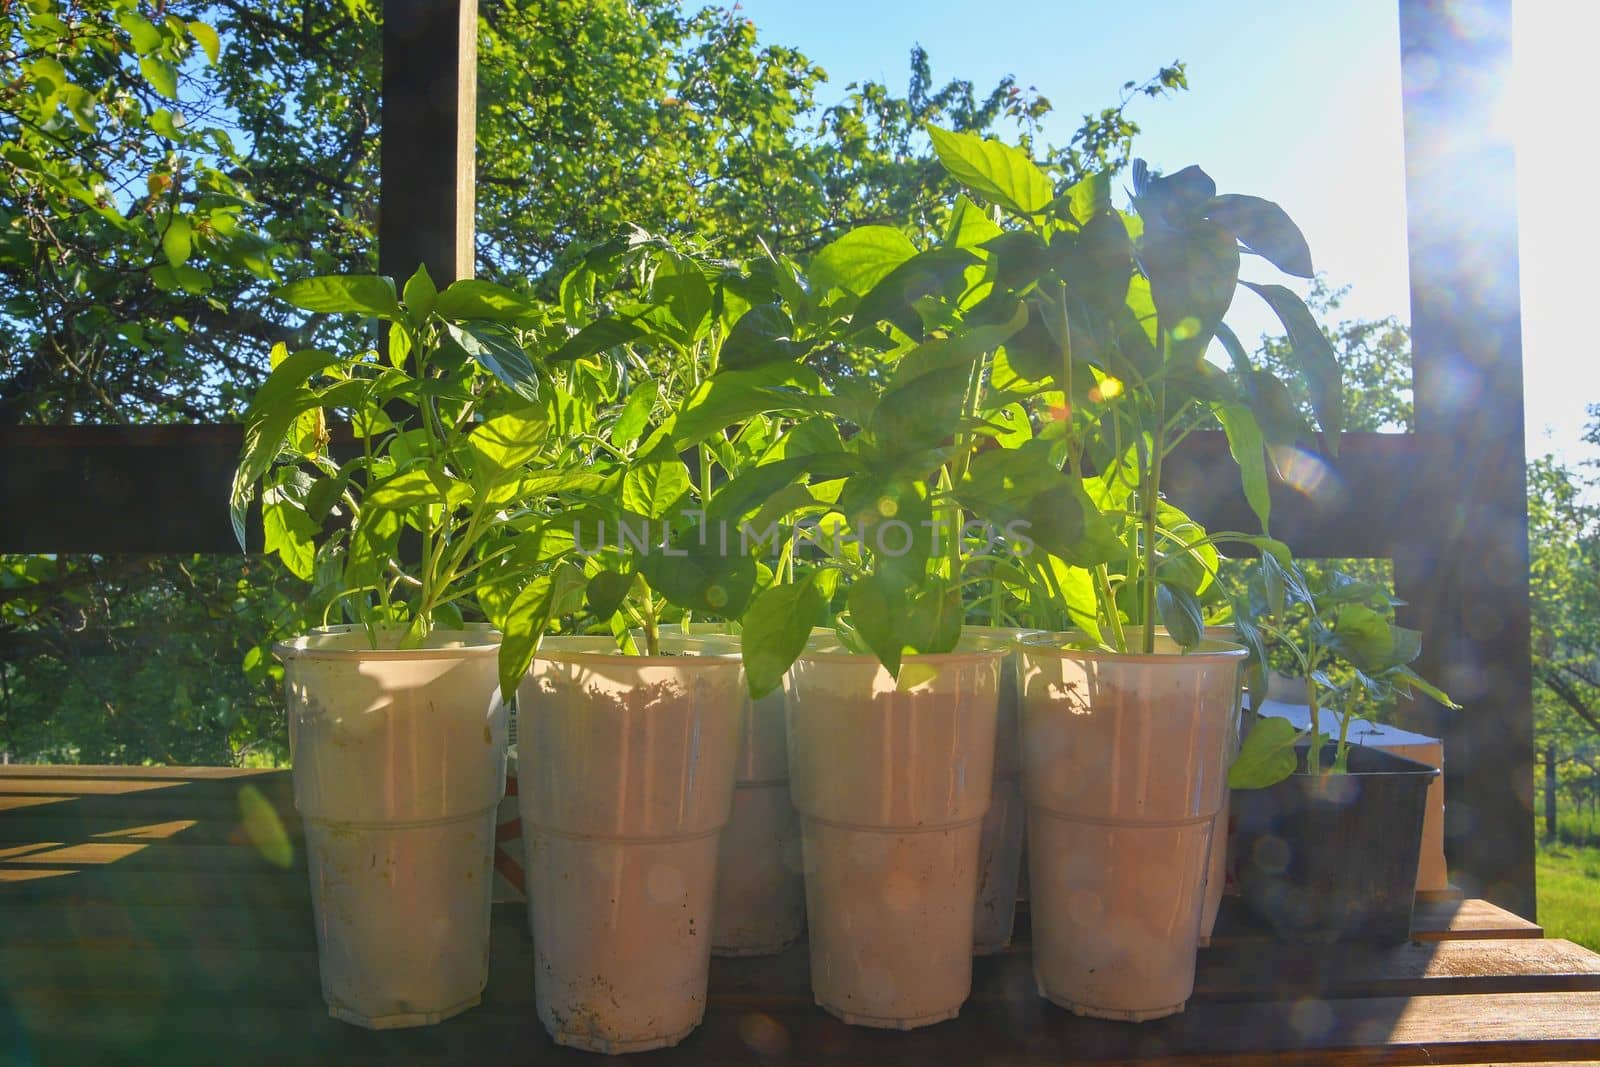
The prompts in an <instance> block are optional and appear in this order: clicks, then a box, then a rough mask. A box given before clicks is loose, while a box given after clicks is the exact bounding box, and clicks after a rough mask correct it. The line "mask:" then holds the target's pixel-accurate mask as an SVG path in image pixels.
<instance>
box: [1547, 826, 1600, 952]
mask: <svg viewBox="0 0 1600 1067" xmlns="http://www.w3.org/2000/svg"><path fill="white" fill-rule="evenodd" d="M1536 864H1537V866H1536V870H1537V873H1538V879H1539V882H1538V892H1539V922H1540V924H1541V925H1542V926H1543V927H1544V930H1545V934H1546V936H1549V937H1563V938H1566V939H1567V940H1568V941H1576V942H1577V943H1578V944H1580V945H1583V946H1585V947H1586V948H1590V949H1593V950H1594V951H1596V952H1600V848H1593V847H1590V848H1585V847H1583V846H1580V845H1568V844H1562V843H1560V842H1554V843H1549V844H1541V845H1540V846H1539V855H1538V858H1537V860H1536Z"/></svg>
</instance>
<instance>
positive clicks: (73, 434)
mask: <svg viewBox="0 0 1600 1067" xmlns="http://www.w3.org/2000/svg"><path fill="white" fill-rule="evenodd" d="M243 440H244V430H243V427H240V426H232V425H230V426H4V427H0V552H103V553H110V552H127V553H162V552H176V553H185V552H219V553H227V552H237V551H239V544H238V542H237V541H236V540H235V539H234V536H233V528H232V526H231V525H230V524H229V521H228V493H229V487H230V486H231V485H232V483H233V468H234V465H235V464H236V463H237V462H238V459H239V447H240V445H241V444H242V442H243ZM69 490H70V491H69ZM108 515H115V516H117V520H116V521H115V522H108V521H107V519H106V516H108ZM259 526H260V523H259V522H251V523H250V524H249V528H250V529H251V530H252V531H253V535H254V536H256V537H259V536H260V533H259V529H258V528H259ZM252 547H255V548H258V549H259V543H257V544H256V545H253V546H252Z"/></svg>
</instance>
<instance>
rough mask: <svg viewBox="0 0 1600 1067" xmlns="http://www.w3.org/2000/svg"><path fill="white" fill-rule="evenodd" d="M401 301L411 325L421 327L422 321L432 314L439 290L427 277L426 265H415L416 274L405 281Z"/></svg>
mask: <svg viewBox="0 0 1600 1067" xmlns="http://www.w3.org/2000/svg"><path fill="white" fill-rule="evenodd" d="M401 299H403V300H404V301H405V304H406V314H407V317H408V318H409V319H410V320H411V324H412V325H413V326H421V325H422V323H423V320H425V319H426V318H427V317H428V316H429V314H431V313H432V312H433V309H434V307H435V305H436V304H437V302H438V299H439V290H438V289H437V288H436V287H435V286H434V284H433V279H432V278H430V277H428V267H427V265H426V264H423V263H419V264H417V270H416V273H415V274H413V275H411V277H410V278H409V279H407V280H406V287H405V289H404V291H403V292H402V294H401Z"/></svg>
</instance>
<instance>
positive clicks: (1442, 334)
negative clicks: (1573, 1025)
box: [1394, 0, 1534, 916]
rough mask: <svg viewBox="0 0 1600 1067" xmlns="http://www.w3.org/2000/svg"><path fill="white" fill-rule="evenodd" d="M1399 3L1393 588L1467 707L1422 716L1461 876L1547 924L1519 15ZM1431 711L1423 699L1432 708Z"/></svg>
mask: <svg viewBox="0 0 1600 1067" xmlns="http://www.w3.org/2000/svg"><path fill="white" fill-rule="evenodd" d="M1463 17H1464V16H1463V15H1462V13H1461V10H1460V9H1458V8H1457V7H1456V6H1454V5H1451V4H1446V3H1443V2H1440V0H1401V3H1400V46H1401V53H1402V79H1403V81H1402V84H1403V89H1404V107H1405V143H1406V205H1407V216H1408V231H1409V245H1410V265H1411V319H1412V322H1411V338H1412V351H1413V360H1414V367H1413V372H1414V377H1415V383H1416V428H1417V434H1418V443H1419V445H1420V449H1421V451H1420V455H1419V461H1418V464H1417V465H1416V467H1414V468H1413V473H1412V476H1411V477H1408V478H1406V479H1405V484H1406V487H1407V489H1409V490H1410V491H1411V492H1412V494H1413V497H1414V504H1413V508H1412V510H1411V515H1412V516H1413V517H1414V521H1413V522H1412V523H1410V524H1409V525H1408V529H1409V531H1410V535H1409V536H1408V538H1407V539H1406V541H1405V542H1404V543H1403V544H1402V545H1401V546H1400V547H1399V550H1398V551H1397V552H1396V553H1395V556H1394V560H1395V578H1396V584H1397V586H1398V592H1399V595H1400V597H1401V598H1402V599H1404V600H1406V601H1409V602H1410V604H1411V605H1412V606H1411V607H1410V608H1409V609H1408V610H1407V612H1406V614H1405V616H1404V618H1405V621H1406V622H1407V624H1408V625H1412V626H1417V627H1418V628H1420V629H1421V630H1422V631H1423V633H1424V640H1423V658H1422V661H1421V662H1420V663H1419V670H1421V672H1422V673H1423V674H1424V675H1425V676H1427V677H1429V678H1431V679H1433V680H1434V681H1437V682H1438V683H1440V684H1441V685H1442V686H1443V687H1444V688H1445V689H1446V690H1447V691H1448V692H1449V693H1450V694H1451V696H1452V697H1454V698H1455V699H1456V700H1457V701H1459V702H1460V703H1462V704H1463V705H1464V709H1463V710H1462V711H1459V712H1450V713H1446V712H1444V711H1443V710H1442V709H1440V708H1438V707H1437V706H1434V705H1431V704H1429V705H1428V706H1418V707H1416V708H1413V709H1411V710H1410V712H1409V713H1408V716H1407V721H1406V722H1405V723H1404V724H1403V725H1405V726H1406V727H1407V728H1408V729H1415V730H1418V731H1419V732H1422V733H1426V734H1429V735H1431V736H1434V737H1439V738H1442V739H1443V740H1444V750H1445V753H1446V759H1445V765H1444V775H1445V794H1446V795H1447V796H1448V797H1449V798H1450V803H1449V805H1448V807H1447V808H1446V810H1445V852H1446V855H1447V856H1448V857H1449V860H1450V867H1451V880H1452V881H1454V882H1456V883H1457V884H1459V885H1460V886H1461V887H1462V889H1463V890H1464V891H1465V892H1466V893H1467V895H1468V896H1473V897H1485V898H1487V899H1489V900H1492V901H1494V902H1496V903H1498V904H1502V905H1504V906H1506V907H1508V908H1510V909H1511V910H1512V911H1515V912H1517V913H1518V914H1521V915H1528V916H1532V915H1533V914H1534V866H1533V860H1534V820H1533V712H1532V689H1533V687H1532V677H1531V666H1530V652H1529V632H1530V606H1529V599H1528V517H1527V495H1526V472H1525V469H1524V444H1523V410H1522V406H1523V389H1522V364H1521V320H1520V314H1521V311H1520V307H1521V304H1520V291H1519V281H1518V271H1517V217H1516V177H1515V167H1514V152H1513V146H1512V141H1511V128H1510V127H1509V126H1507V125H1506V124H1505V123H1503V122H1501V121H1499V117H1500V114H1501V110H1502V108H1503V107H1504V99H1503V91H1504V87H1505V85H1506V83H1507V78H1508V76H1509V69H1510V64H1511V2H1510V0H1482V2H1480V3H1476V4H1474V5H1473V8H1472V16H1471V30H1470V32H1464V31H1463V23H1462V21H1461V19H1462V18H1463ZM1421 703H1422V702H1419V705H1420V704H1421Z"/></svg>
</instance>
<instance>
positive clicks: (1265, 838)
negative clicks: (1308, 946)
mask: <svg viewBox="0 0 1600 1067" xmlns="http://www.w3.org/2000/svg"><path fill="white" fill-rule="evenodd" d="M1309 751H1310V749H1309V746H1301V747H1300V749H1299V752H1298V754H1299V757H1300V770H1299V772H1297V773H1295V774H1293V775H1290V776H1289V777H1288V778H1286V779H1284V780H1283V781H1282V782H1279V783H1278V784H1277V785H1274V786H1270V787H1268V788H1266V789H1237V790H1234V793H1233V813H1234V819H1235V820H1236V822H1235V825H1236V827H1237V829H1236V830H1235V838H1234V849H1235V852H1234V855H1235V856H1236V857H1237V858H1238V871H1239V889H1240V892H1241V894H1242V895H1243V896H1244V901H1245V904H1246V905H1247V906H1248V907H1249V908H1250V910H1251V911H1253V912H1254V913H1255V914H1256V915H1258V916H1259V917H1260V918H1262V919H1263V920H1265V921H1266V922H1267V924H1268V925H1270V926H1271V927H1272V929H1273V931H1274V932H1275V933H1276V934H1277V935H1278V936H1279V937H1281V938H1283V939H1284V940H1286V941H1301V942H1330V941H1365V942H1374V943H1379V944H1397V943H1399V942H1402V941H1405V940H1406V939H1407V938H1409V937H1410V936H1411V906H1412V903H1413V901H1414V900H1415V899H1416V891H1417V862H1418V855H1419V853H1420V851H1421V846H1422V820H1423V816H1424V815H1425V814H1426V811H1427V796H1428V786H1429V785H1430V784H1432V782H1433V780H1434V778H1436V777H1438V774H1439V771H1438V769H1437V768H1434V767H1429V766H1428V765H1426V764H1423V763H1417V762H1416V761H1414V760H1408V759H1404V758H1402V757H1400V756H1396V755H1392V754H1391V753H1388V752H1383V751H1381V750H1379V749H1371V748H1363V747H1361V746H1359V745H1356V746H1352V747H1351V749H1350V767H1349V773H1347V774H1323V775H1311V774H1307V773H1305V769H1306V756H1307V754H1308V753H1309ZM1333 753H1334V746H1332V745H1328V746H1327V747H1326V748H1324V749H1323V752H1322V766H1323V767H1324V768H1327V767H1329V766H1331V765H1332V764H1333Z"/></svg>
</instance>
